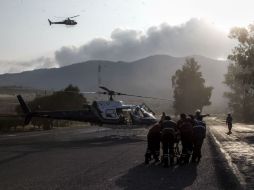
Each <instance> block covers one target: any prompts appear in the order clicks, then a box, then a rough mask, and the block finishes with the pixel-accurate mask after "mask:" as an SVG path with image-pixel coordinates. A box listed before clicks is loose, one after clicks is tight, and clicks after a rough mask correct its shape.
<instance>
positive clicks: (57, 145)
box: [0, 135, 143, 165]
mask: <svg viewBox="0 0 254 190" xmlns="http://www.w3.org/2000/svg"><path fill="white" fill-rule="evenodd" d="M141 141H143V140H142V139H140V138H137V137H128V136H126V137H119V136H115V135H112V136H106V137H100V138H94V139H87V140H67V141H45V139H44V141H36V140H34V139H33V140H32V141H31V140H30V141H24V142H12V143H9V144H8V143H0V148H1V147H3V148H5V150H1V149H0V153H1V152H2V153H11V154H14V155H12V156H9V157H8V158H0V165H2V164H5V163H8V162H11V161H13V160H16V159H20V158H22V157H25V156H28V155H31V154H35V153H39V152H47V151H50V150H55V149H82V148H93V147H110V146H118V145H122V144H128V143H136V142H141ZM6 148H7V149H6Z"/></svg>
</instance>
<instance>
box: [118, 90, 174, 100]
mask: <svg viewBox="0 0 254 190" xmlns="http://www.w3.org/2000/svg"><path fill="white" fill-rule="evenodd" d="M116 94H117V95H123V96H132V97H137V98H149V99H155V100H166V101H173V100H171V99H166V98H157V97H151V96H139V95H132V94H124V93H120V92H118V93H116Z"/></svg>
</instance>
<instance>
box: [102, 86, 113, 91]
mask: <svg viewBox="0 0 254 190" xmlns="http://www.w3.org/2000/svg"><path fill="white" fill-rule="evenodd" d="M99 87H100V88H101V89H103V90H105V91H107V92H114V91H112V90H109V89H108V88H106V87H105V86H99Z"/></svg>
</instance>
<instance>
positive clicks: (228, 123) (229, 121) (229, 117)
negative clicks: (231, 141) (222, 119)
mask: <svg viewBox="0 0 254 190" xmlns="http://www.w3.org/2000/svg"><path fill="white" fill-rule="evenodd" d="M232 121H233V118H232V116H231V114H230V113H229V114H228V116H227V118H226V124H227V125H228V134H231V133H232V132H231V129H232V126H233V125H232Z"/></svg>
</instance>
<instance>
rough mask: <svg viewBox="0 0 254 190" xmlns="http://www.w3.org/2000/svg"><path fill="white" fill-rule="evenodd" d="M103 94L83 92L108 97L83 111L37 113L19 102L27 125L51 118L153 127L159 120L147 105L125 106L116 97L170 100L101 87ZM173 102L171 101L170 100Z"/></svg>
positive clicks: (21, 99)
mask: <svg viewBox="0 0 254 190" xmlns="http://www.w3.org/2000/svg"><path fill="white" fill-rule="evenodd" d="M100 88H101V89H102V90H103V91H102V92H83V93H94V94H96V93H97V94H104V95H108V97H109V99H108V100H107V101H101V100H100V101H93V103H92V104H91V105H88V106H86V107H85V108H84V109H82V110H72V111H36V112H33V111H31V110H30V108H29V107H28V105H27V104H26V103H25V101H24V100H23V98H22V96H21V95H18V96H17V98H18V101H19V103H20V106H21V108H22V110H23V112H24V114H25V115H24V116H25V122H24V124H25V125H27V124H29V123H30V121H31V119H32V118H33V117H35V118H50V119H60V120H71V121H83V122H89V123H91V124H99V125H102V124H113V125H126V124H133V125H152V124H154V123H156V122H157V121H158V120H157V118H156V117H155V113H154V112H153V111H152V110H151V109H150V108H149V107H148V106H147V105H145V104H141V105H131V104H125V103H124V102H123V101H119V100H114V98H113V97H114V96H132V97H138V98H150V99H159V100H168V99H161V98H155V97H148V96H138V95H131V94H125V93H121V92H116V91H113V90H110V89H108V88H106V87H104V86H100ZM169 101H171V100H169Z"/></svg>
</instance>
